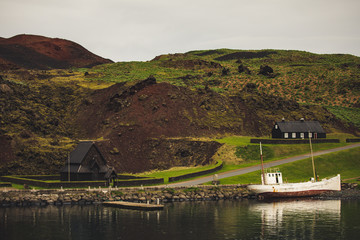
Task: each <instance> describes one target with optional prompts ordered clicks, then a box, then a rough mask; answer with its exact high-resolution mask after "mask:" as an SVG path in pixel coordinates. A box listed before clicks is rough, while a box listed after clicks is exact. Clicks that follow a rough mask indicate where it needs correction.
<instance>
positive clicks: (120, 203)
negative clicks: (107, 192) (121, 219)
mask: <svg viewBox="0 0 360 240" xmlns="http://www.w3.org/2000/svg"><path fill="white" fill-rule="evenodd" d="M102 204H103V205H105V206H110V207H118V208H125V209H134V210H146V211H151V210H162V209H164V205H161V204H147V203H134V202H124V201H109V202H103V203H102Z"/></svg>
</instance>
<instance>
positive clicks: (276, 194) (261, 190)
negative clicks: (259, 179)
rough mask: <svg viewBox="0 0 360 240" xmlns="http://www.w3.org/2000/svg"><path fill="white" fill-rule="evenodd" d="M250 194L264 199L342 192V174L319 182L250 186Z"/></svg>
mask: <svg viewBox="0 0 360 240" xmlns="http://www.w3.org/2000/svg"><path fill="white" fill-rule="evenodd" d="M248 189H249V191H250V192H252V193H253V194H256V195H260V196H262V197H264V198H281V197H311V196H316V195H320V194H322V193H324V192H332V191H340V190H341V179H340V174H338V175H337V176H336V177H333V178H330V179H323V180H322V181H319V182H303V183H283V184H273V185H272V184H270V185H249V186H248Z"/></svg>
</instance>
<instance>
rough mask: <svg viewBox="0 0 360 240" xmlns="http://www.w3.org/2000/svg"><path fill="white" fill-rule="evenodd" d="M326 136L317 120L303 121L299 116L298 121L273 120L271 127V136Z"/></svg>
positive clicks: (302, 137) (290, 137)
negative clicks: (273, 123)
mask: <svg viewBox="0 0 360 240" xmlns="http://www.w3.org/2000/svg"><path fill="white" fill-rule="evenodd" d="M309 137H310V138H315V139H316V138H326V132H325V131H324V129H323V128H322V127H321V125H320V123H319V122H318V121H305V120H304V118H301V119H300V121H285V119H282V121H280V122H275V125H274V127H273V129H272V138H284V139H295V138H300V139H304V138H309Z"/></svg>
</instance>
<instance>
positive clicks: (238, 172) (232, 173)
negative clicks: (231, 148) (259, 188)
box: [167, 143, 360, 187]
mask: <svg viewBox="0 0 360 240" xmlns="http://www.w3.org/2000/svg"><path fill="white" fill-rule="evenodd" d="M356 147H360V143H357V144H352V145H347V146H344V147H338V148H333V149H328V150H323V151H319V152H315V153H314V157H315V156H320V155H323V154H328V153H333V152H338V151H342V150H346V149H350V148H356ZM309 157H311V156H310V154H304V155H299V156H295V157H290V158H285V159H281V160H277V161H273V162H268V163H264V168H270V167H275V166H278V165H281V164H285V163H291V162H295V161H298V160H302V159H305V158H309ZM260 169H261V164H259V165H255V166H252V167H247V168H242V169H237V170H232V171H229V172H223V173H218V174H217V175H218V179H222V178H227V177H234V176H238V175H242V174H245V173H250V172H254V171H259V170H260ZM212 180H213V176H208V177H202V178H198V179H194V180H189V181H185V182H179V183H172V184H168V185H167V186H168V187H184V186H193V185H200V184H203V183H206V182H211V181H212Z"/></svg>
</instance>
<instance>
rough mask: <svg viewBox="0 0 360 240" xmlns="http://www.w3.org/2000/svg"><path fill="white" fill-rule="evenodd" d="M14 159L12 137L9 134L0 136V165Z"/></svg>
mask: <svg viewBox="0 0 360 240" xmlns="http://www.w3.org/2000/svg"><path fill="white" fill-rule="evenodd" d="M14 160H15V154H14V149H13V147H12V139H11V137H9V136H5V135H2V136H0V165H4V164H6V163H9V162H12V161H14Z"/></svg>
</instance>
